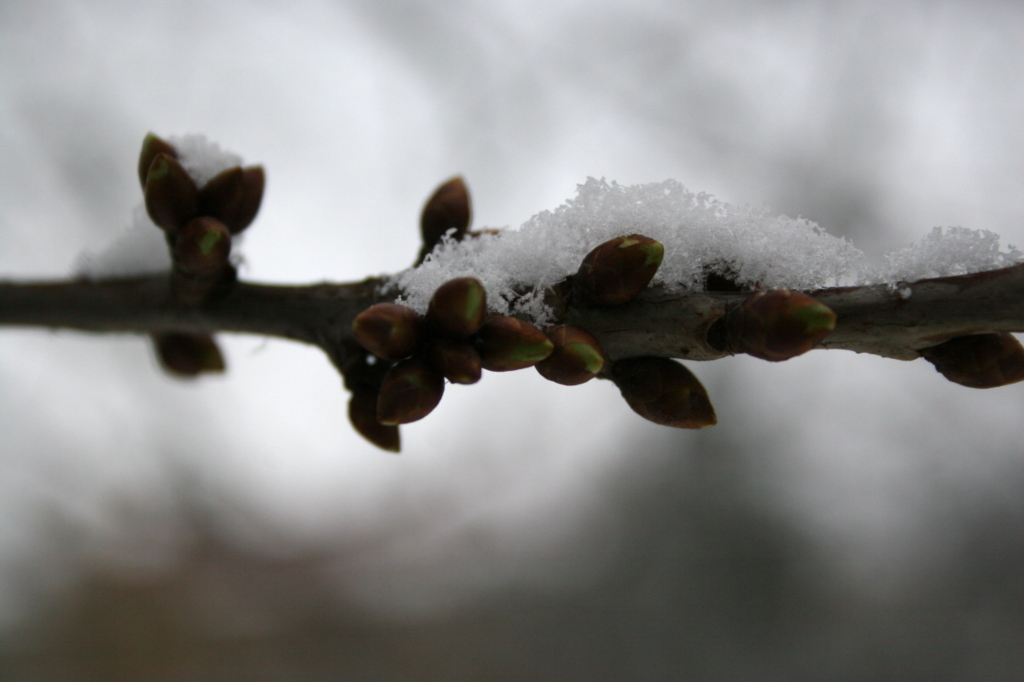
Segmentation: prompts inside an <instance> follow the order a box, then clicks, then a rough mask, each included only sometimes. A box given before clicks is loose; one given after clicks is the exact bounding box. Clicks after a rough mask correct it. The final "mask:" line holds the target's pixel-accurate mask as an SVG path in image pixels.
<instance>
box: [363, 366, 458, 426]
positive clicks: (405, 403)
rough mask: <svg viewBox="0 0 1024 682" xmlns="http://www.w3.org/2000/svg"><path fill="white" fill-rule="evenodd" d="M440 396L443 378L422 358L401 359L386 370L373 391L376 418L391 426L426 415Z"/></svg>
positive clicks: (406, 422)
mask: <svg viewBox="0 0 1024 682" xmlns="http://www.w3.org/2000/svg"><path fill="white" fill-rule="evenodd" d="M443 395H444V377H443V376H441V373H440V372H438V371H437V370H436V369H434V368H433V367H431V366H430V365H429V364H428V363H427V361H426V360H425V359H424V358H419V357H413V358H408V359H406V360H402V361H401V362H399V363H398V364H396V365H395V366H394V367H392V368H391V369H389V370H388V372H387V374H385V375H384V380H383V381H382V382H381V385H380V393H378V394H377V421H379V422H380V423H381V424H385V425H389V426H393V425H395V424H408V423H409V422H414V421H417V420H419V419H423V418H424V417H426V416H427V415H428V414H430V413H431V412H432V411H433V409H434V408H435V407H437V404H438V403H440V402H441V396H443Z"/></svg>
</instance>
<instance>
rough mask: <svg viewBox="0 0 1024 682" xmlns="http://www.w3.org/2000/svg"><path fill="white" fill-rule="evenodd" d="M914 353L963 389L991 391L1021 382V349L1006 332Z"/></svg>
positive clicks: (1023, 357) (1023, 363) (966, 338)
mask: <svg viewBox="0 0 1024 682" xmlns="http://www.w3.org/2000/svg"><path fill="white" fill-rule="evenodd" d="M918 352H920V353H921V356H922V357H923V358H924V359H925V360H927V361H928V362H930V363H932V364H933V365H935V369H937V370H938V371H939V372H940V373H941V374H942V376H944V377H946V378H947V379H949V380H950V381H952V382H955V383H958V384H961V385H963V386H969V387H971V388H995V387H997V386H1005V385H1007V384H1012V383H1016V382H1018V381H1021V380H1022V379H1024V348H1022V347H1021V344H1020V341H1018V340H1017V339H1016V337H1014V336H1013V335H1012V334H1009V333H1006V332H999V333H993V334H972V335H971V336H960V337H957V338H955V339H950V340H949V341H946V342H944V343H940V344H939V345H937V346H932V347H931V348H922V349H921V350H920V351H918Z"/></svg>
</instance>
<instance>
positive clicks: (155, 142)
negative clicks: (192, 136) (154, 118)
mask: <svg viewBox="0 0 1024 682" xmlns="http://www.w3.org/2000/svg"><path fill="white" fill-rule="evenodd" d="M157 154H167V156H169V157H171V158H172V159H176V158H178V150H176V149H175V148H174V147H172V146H171V145H170V144H169V143H168V142H165V141H164V140H161V139H160V138H159V137H157V136H156V135H154V134H153V133H148V134H147V135H146V137H145V139H143V140H142V151H141V152H140V153H139V182H141V183H142V189H146V176H147V175H149V167H150V166H151V165H153V159H155V158H156V155H157Z"/></svg>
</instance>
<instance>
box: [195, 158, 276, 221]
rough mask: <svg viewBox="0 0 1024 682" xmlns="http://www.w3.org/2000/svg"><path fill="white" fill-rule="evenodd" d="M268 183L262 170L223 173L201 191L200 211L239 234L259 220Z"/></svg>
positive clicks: (252, 168) (258, 167)
mask: <svg viewBox="0 0 1024 682" xmlns="http://www.w3.org/2000/svg"><path fill="white" fill-rule="evenodd" d="M265 180H266V179H265V176H264V173H263V168H262V167H261V166H250V167H248V168H241V167H239V166H234V167H233V168H228V169H227V170H224V171H221V172H220V173H218V174H217V175H215V176H214V177H213V178H211V179H210V181H209V182H207V183H206V184H205V185H204V186H203V188H202V189H201V190H199V211H200V213H201V214H202V215H209V216H213V217H214V218H216V219H218V220H220V221H221V222H222V223H224V224H225V225H227V227H228V230H230V231H231V234H238V233H239V232H241V231H242V230H244V229H245V228H246V227H248V226H249V224H250V223H252V221H253V220H254V219H255V218H256V213H257V212H259V210H260V203H261V202H262V200H263V187H264V184H265Z"/></svg>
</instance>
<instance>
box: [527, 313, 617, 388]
mask: <svg viewBox="0 0 1024 682" xmlns="http://www.w3.org/2000/svg"><path fill="white" fill-rule="evenodd" d="M547 334H548V338H549V339H550V340H551V343H553V344H554V347H555V349H554V351H552V353H551V355H549V356H548V357H546V358H545V359H543V360H541V361H540V362H538V363H537V365H536V367H537V371H538V372H540V375H541V376H542V377H544V378H545V379H547V380H548V381H554V382H555V383H557V384H563V385H565V386H576V385H578V384H582V383H585V382H587V381H590V380H591V379H593V378H594V377H595V376H597V374H598V372H600V371H601V369H602V368H603V367H604V363H605V357H604V351H602V350H601V346H600V344H598V342H597V339H595V338H594V337H593V336H592V335H591V334H590V332H588V331H587V330H586V329H582V328H580V327H574V326H572V325H569V324H563V325H559V326H557V327H554V328H552V329H549V330H548V332H547Z"/></svg>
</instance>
